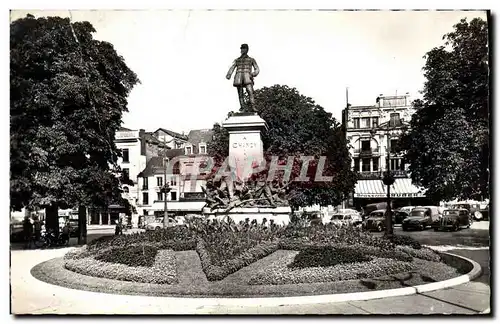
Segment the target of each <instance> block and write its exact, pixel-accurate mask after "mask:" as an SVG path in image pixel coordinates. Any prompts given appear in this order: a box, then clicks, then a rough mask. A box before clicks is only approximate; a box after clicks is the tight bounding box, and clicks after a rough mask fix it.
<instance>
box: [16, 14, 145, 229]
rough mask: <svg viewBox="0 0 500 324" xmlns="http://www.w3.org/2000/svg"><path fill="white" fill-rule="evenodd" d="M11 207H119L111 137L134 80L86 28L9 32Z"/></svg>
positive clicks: (50, 25)
mask: <svg viewBox="0 0 500 324" xmlns="http://www.w3.org/2000/svg"><path fill="white" fill-rule="evenodd" d="M10 27H11V28H10V97H11V103H10V132H11V137H10V163H11V167H10V195H11V207H12V208H14V209H20V208H22V207H29V208H32V207H39V208H46V209H47V227H48V228H52V229H53V230H55V231H58V224H57V223H58V220H57V210H58V208H70V207H76V206H78V207H80V209H83V208H82V207H83V206H88V207H105V206H107V205H108V204H109V203H110V202H117V201H120V198H121V197H120V192H121V190H120V182H121V180H123V181H125V180H126V179H119V178H118V177H117V176H116V175H117V174H119V172H120V170H119V168H118V166H117V163H116V162H117V159H118V157H119V156H120V154H121V153H120V152H119V150H117V148H116V146H115V144H114V137H115V132H116V131H117V130H118V128H119V127H120V125H121V122H122V114H123V112H125V111H127V96H128V94H129V93H130V91H131V89H132V88H133V86H134V85H135V84H137V83H138V82H139V80H138V78H137V76H136V74H135V73H134V72H133V71H131V70H130V68H129V67H127V65H126V64H125V62H124V59H123V57H121V56H120V55H118V54H117V53H116V51H115V49H114V48H113V45H112V44H110V43H108V42H103V41H98V40H95V39H93V37H92V33H93V32H95V29H94V27H93V26H92V25H91V24H90V23H89V22H75V23H71V22H70V20H69V19H68V18H60V17H48V18H38V19H35V18H34V17H33V16H32V15H28V16H27V17H26V18H23V19H19V20H16V21H14V22H12V23H11V26H10Z"/></svg>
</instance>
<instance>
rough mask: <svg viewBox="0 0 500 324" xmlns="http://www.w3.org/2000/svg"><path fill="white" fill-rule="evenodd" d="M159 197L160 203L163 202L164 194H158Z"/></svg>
mask: <svg viewBox="0 0 500 324" xmlns="http://www.w3.org/2000/svg"><path fill="white" fill-rule="evenodd" d="M157 195H158V197H157V198H158V199H157V200H158V201H163V193H162V192H157Z"/></svg>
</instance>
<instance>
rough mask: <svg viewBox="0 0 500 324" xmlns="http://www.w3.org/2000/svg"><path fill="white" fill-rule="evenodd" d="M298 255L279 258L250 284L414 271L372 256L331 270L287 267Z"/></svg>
mask: <svg viewBox="0 0 500 324" xmlns="http://www.w3.org/2000/svg"><path fill="white" fill-rule="evenodd" d="M298 253H299V252H297V251H290V253H289V254H287V255H285V256H284V257H282V258H280V259H278V260H277V261H275V262H273V263H272V264H270V265H269V266H268V267H265V268H263V269H259V270H258V271H257V272H256V273H255V274H254V275H253V276H252V277H251V278H250V279H249V281H248V284H250V285H281V284H299V283H318V282H333V281H343V280H353V279H360V278H373V277H378V276H382V275H390V274H396V273H401V272H407V271H411V270H413V269H414V264H413V263H412V262H404V261H397V260H392V259H385V258H377V257H374V258H373V259H372V260H371V261H367V262H356V263H345V264H337V265H334V266H330V267H314V268H313V267H308V268H290V267H289V266H288V265H289V264H291V263H292V262H293V261H294V258H295V256H296V255H297V254H298Z"/></svg>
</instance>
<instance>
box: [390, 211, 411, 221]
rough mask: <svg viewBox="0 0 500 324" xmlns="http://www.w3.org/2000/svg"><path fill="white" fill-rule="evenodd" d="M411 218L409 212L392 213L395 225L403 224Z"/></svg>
mask: <svg viewBox="0 0 500 324" xmlns="http://www.w3.org/2000/svg"><path fill="white" fill-rule="evenodd" d="M408 216H410V211H408V210H401V209H400V210H394V211H393V212H392V222H393V223H394V224H402V223H403V221H404V220H405V219H406V218H407V217H408Z"/></svg>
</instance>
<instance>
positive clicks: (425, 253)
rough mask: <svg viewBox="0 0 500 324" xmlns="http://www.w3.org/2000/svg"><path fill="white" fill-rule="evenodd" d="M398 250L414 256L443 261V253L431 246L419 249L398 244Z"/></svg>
mask: <svg viewBox="0 0 500 324" xmlns="http://www.w3.org/2000/svg"><path fill="white" fill-rule="evenodd" d="M396 251H399V252H403V253H406V254H408V255H410V256H412V257H414V258H417V259H422V260H427V261H433V262H441V255H440V254H439V253H437V252H436V251H434V250H431V249H429V248H421V249H419V250H417V249H414V248H411V247H409V246H404V245H402V246H398V247H396Z"/></svg>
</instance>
